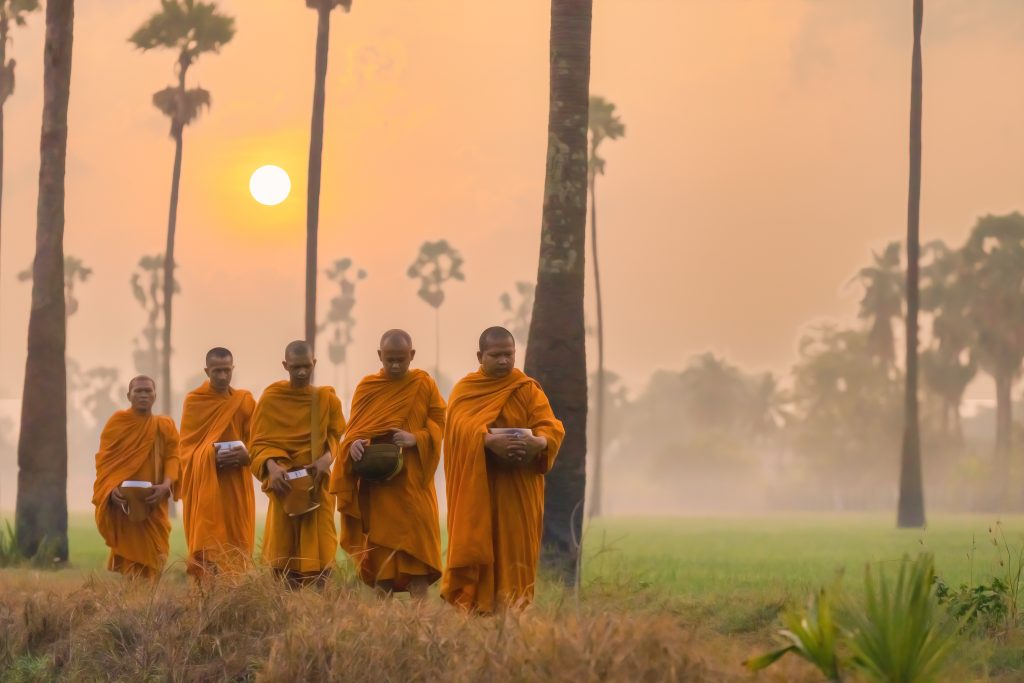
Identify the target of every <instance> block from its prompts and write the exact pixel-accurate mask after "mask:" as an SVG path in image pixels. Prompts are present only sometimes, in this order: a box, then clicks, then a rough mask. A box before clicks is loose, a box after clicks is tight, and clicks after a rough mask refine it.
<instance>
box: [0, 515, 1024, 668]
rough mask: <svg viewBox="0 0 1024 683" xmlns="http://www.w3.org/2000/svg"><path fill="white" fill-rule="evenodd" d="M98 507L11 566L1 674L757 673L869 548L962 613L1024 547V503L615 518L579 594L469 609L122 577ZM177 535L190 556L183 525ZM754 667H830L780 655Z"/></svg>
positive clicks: (968, 636)
mask: <svg viewBox="0 0 1024 683" xmlns="http://www.w3.org/2000/svg"><path fill="white" fill-rule="evenodd" d="M89 521H90V520H89V519H88V518H75V519H73V524H72V526H73V529H72V533H71V539H72V544H71V549H72V552H71V557H72V565H73V566H72V568H71V569H70V570H65V571H61V572H57V573H54V572H41V571H34V570H30V569H8V570H2V571H0V672H3V673H2V674H0V679H3V680H11V681H26V680H52V679H54V678H62V679H65V680H97V679H106V678H112V679H122V680H225V679H228V680H232V679H233V680H249V679H259V680H298V679H311V680H315V679H319V678H324V677H327V676H329V675H333V676H335V677H337V676H338V675H339V672H343V673H344V675H345V676H346V677H349V676H351V677H352V678H353V679H355V678H356V677H358V676H363V677H365V678H366V679H367V680H403V681H404V680H408V681H432V680H439V679H442V678H444V679H448V680H517V681H523V680H554V681H562V680H564V681H570V680H571V681H591V680H593V681H596V680H643V681H679V680H693V681H733V680H735V681H746V680H751V677H752V674H750V673H748V672H747V671H745V670H744V669H743V667H742V665H741V663H742V662H743V661H744V660H746V659H748V658H750V657H752V656H755V655H758V654H761V653H764V652H768V651H770V650H772V649H775V648H776V647H778V646H779V645H780V644H782V643H781V641H780V640H779V639H778V638H777V636H776V631H777V630H778V629H779V628H780V627H781V619H782V617H783V615H785V614H786V612H787V611H789V610H791V609H799V608H800V607H801V606H803V605H804V604H806V602H807V598H808V596H809V595H811V594H814V593H816V592H817V591H818V589H820V588H821V587H828V588H829V590H830V591H832V590H834V591H836V594H837V595H840V596H842V597H843V598H844V599H852V600H860V599H862V596H863V575H864V568H865V566H866V565H867V566H870V567H871V569H872V571H873V572H879V571H887V572H890V573H891V574H892V575H893V576H894V575H895V571H896V569H897V566H898V563H899V559H900V558H901V557H902V556H903V555H904V554H910V555H916V554H917V553H918V552H919V551H922V550H924V551H927V552H929V553H931V554H932V555H933V556H934V558H935V568H936V571H937V573H938V575H939V576H940V577H941V578H942V580H943V583H944V584H945V585H946V586H947V587H952V588H948V592H947V596H948V595H950V594H955V595H954V597H953V598H949V597H947V602H946V603H944V604H943V605H942V606H941V607H940V608H938V612H940V613H942V614H947V613H949V614H950V615H952V614H953V612H952V611H951V610H950V607H951V606H952V607H954V608H955V609H957V610H959V616H960V617H961V618H962V617H963V616H964V614H965V613H966V612H972V613H973V612H976V611H977V609H978V605H977V604H974V605H973V606H971V604H970V599H971V598H970V596H969V595H968V594H960V593H958V589H957V587H958V586H960V585H961V584H965V585H969V586H978V585H983V584H984V585H986V586H989V587H990V586H991V585H992V579H993V578H1001V580H1002V579H1005V578H1006V575H1007V572H1008V570H1009V569H1011V567H1010V566H1009V565H1010V564H1012V562H1009V561H1008V560H1007V558H1006V557H1004V556H1002V562H1003V565H1002V566H1000V558H1001V555H1000V553H1001V552H1003V549H1004V548H1005V547H1007V546H1013V545H1014V544H1016V546H1017V547H1024V518H1021V517H1015V518H1009V519H1004V520H1003V521H1002V523H1001V524H1000V525H999V526H996V524H995V520H990V519H987V518H985V517H981V516H978V517H968V516H957V517H945V518H942V517H940V518H936V519H933V520H932V524H931V527H930V528H929V529H928V530H927V531H923V532H921V531H917V532H906V531H904V532H900V531H896V530H894V529H893V528H892V527H893V526H894V524H893V520H892V519H891V518H890V516H861V515H858V516H826V517H819V516H807V515H799V516H795V515H794V516H771V517H767V518H761V519H750V518H725V517H715V518H682V519H636V520H609V521H606V522H602V523H600V524H595V525H593V526H591V527H590V529H588V531H587V533H586V536H585V545H586V549H587V553H586V554H587V561H586V564H585V570H584V581H583V585H582V587H581V589H580V590H579V591H578V592H569V593H565V592H563V591H562V590H560V589H559V588H556V587H555V586H553V585H552V584H548V583H545V584H544V585H543V586H541V589H540V591H539V595H538V604H537V605H536V607H535V608H533V609H531V610H529V611H528V612H526V613H525V614H523V615H518V616H514V615H506V616H504V617H495V618H489V619H467V618H464V617H463V616H461V615H459V614H456V613H454V612H453V611H452V610H450V609H448V608H447V607H446V606H445V605H443V604H441V603H440V601H439V600H437V599H436V598H434V599H430V600H428V601H427V602H426V603H425V604H423V605H415V604H412V603H410V602H408V601H407V600H404V599H398V600H395V601H392V602H391V603H388V604H384V605H381V604H378V603H377V601H376V600H375V599H374V598H373V597H372V596H370V595H369V594H368V591H366V590H365V589H363V588H362V587H361V586H360V585H358V584H357V583H356V582H355V581H354V580H353V578H352V576H351V574H350V573H349V572H348V571H347V570H346V568H345V566H344V565H342V569H341V571H339V574H338V576H337V577H336V580H335V581H334V582H333V583H332V585H331V586H329V587H328V589H327V590H326V592H325V595H324V596H320V595H317V594H315V593H312V592H300V593H288V592H287V591H284V590H283V589H281V587H280V586H278V585H276V584H275V583H274V582H272V581H270V580H269V579H268V578H267V577H266V576H265V575H264V574H262V573H254V574H252V575H250V576H246V577H241V578H239V579H238V580H237V581H234V582H230V583H225V584H223V585H221V586H219V587H218V588H216V589H215V590H213V591H209V592H207V593H199V592H197V591H195V590H193V589H191V588H190V586H189V584H188V582H187V580H186V579H185V577H184V574H183V571H182V567H181V563H180V561H179V562H177V563H172V565H171V566H170V567H169V569H168V572H167V574H166V575H165V577H164V579H163V580H162V581H161V582H160V584H159V585H158V586H157V587H156V589H155V590H154V589H152V588H151V587H150V586H148V585H140V586H134V587H131V588H129V589H127V590H125V588H124V583H123V582H121V581H120V580H119V579H118V578H117V577H113V576H109V575H107V574H106V573H105V572H102V571H97V569H101V568H102V562H103V559H104V556H105V553H104V549H103V546H102V542H101V541H99V539H98V537H97V536H96V534H95V531H94V530H93V529H92V528H91V526H90V525H89ZM990 526H991V527H992V529H993V531H994V532H995V533H997V534H998V533H1000V530H1002V531H1001V533H1002V536H1003V538H1004V539H1005V543H1004V545H1003V546H996V545H993V544H992V543H991V538H992V536H990V534H989V528H990ZM172 541H173V543H172V552H175V553H180V552H181V550H182V546H183V544H182V539H181V537H180V531H179V530H178V529H177V528H176V529H175V535H174V537H173V539H172ZM840 575H842V576H841V578H837V577H839V576H840ZM982 607H983V608H986V609H987V607H986V606H985V605H984V604H983V605H982ZM1019 607H1020V606H1019V604H1018V605H1017V606H1016V607H1014V609H1017V610H1019ZM1022 630H1024V624H1017V625H1011V624H1008V623H1006V622H1005V621H1003V620H1001V619H999V618H997V619H995V620H985V619H977V618H974V619H972V620H971V623H970V624H967V623H966V622H965V628H964V629H963V633H962V635H961V636H960V638H959V639H958V642H957V644H956V649H955V652H954V654H953V656H952V657H950V659H949V660H948V661H947V664H946V665H945V671H944V674H943V678H942V679H941V680H950V681H969V680H992V681H1006V682H1009V681H1018V680H1021V679H1022V677H1024V638H1022V637H1021V631H1022ZM757 680H759V681H820V680H823V679H822V675H821V674H820V673H819V672H818V671H817V670H816V669H815V668H814V667H812V666H811V665H809V664H807V663H805V662H803V661H801V660H799V659H796V658H792V659H790V658H784V659H783V660H781V661H779V662H777V663H776V664H774V665H772V666H771V667H769V668H768V669H767V670H765V671H763V672H761V673H760V674H758V677H757Z"/></svg>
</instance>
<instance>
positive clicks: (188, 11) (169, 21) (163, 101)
mask: <svg viewBox="0 0 1024 683" xmlns="http://www.w3.org/2000/svg"><path fill="white" fill-rule="evenodd" d="M234 35H235V20H234V19H233V18H231V17H229V16H226V15H224V14H221V13H219V12H218V11H217V6H216V4H214V3H212V2H202V0H160V11H159V12H157V13H156V14H154V15H153V16H151V17H150V18H149V19H148V20H146V23H144V24H143V25H142V26H141V27H139V29H138V30H137V31H135V33H133V34H132V36H131V38H129V41H130V42H131V43H132V44H134V45H135V47H137V48H139V49H140V50H143V51H146V50H152V49H154V48H167V49H170V50H176V51H177V53H178V59H177V61H176V62H175V65H176V68H177V71H178V73H177V75H178V83H177V84H176V85H172V86H168V87H166V88H164V89H163V90H161V91H159V92H157V93H155V94H154V95H153V104H154V105H155V106H156V108H157V109H159V110H160V111H161V112H163V114H164V116H166V117H167V118H169V119H170V120H171V139H173V140H174V168H173V171H172V173H171V201H170V208H169V210H168V214H167V246H166V249H165V251H164V296H163V309H164V324H163V335H164V340H163V357H162V358H161V360H162V363H161V368H160V369H161V373H160V377H161V381H160V396H161V404H162V406H163V411H164V412H165V413H167V414H168V415H170V414H171V413H172V411H173V406H172V403H171V353H172V350H173V348H172V346H171V329H172V327H171V317H172V316H171V309H172V304H173V302H174V292H175V291H176V288H175V284H174V266H175V261H174V238H175V233H176V231H177V225H178V190H179V187H180V185H181V155H182V146H183V144H182V143H183V139H184V132H185V126H187V125H189V124H190V123H192V122H193V121H195V120H196V118H197V117H198V116H199V113H200V112H201V111H202V110H203V108H204V107H207V108H208V107H209V106H210V92H209V91H208V90H204V89H203V88H186V87H185V76H186V74H187V73H188V70H189V68H190V67H191V66H192V65H193V64H195V63H196V61H197V60H198V59H199V57H200V56H202V55H203V54H204V53H207V52H213V53H217V52H219V51H220V49H221V47H223V46H224V45H225V44H226V43H227V42H229V41H230V40H231V38H232V37H233V36H234Z"/></svg>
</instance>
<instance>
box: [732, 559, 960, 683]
mask: <svg viewBox="0 0 1024 683" xmlns="http://www.w3.org/2000/svg"><path fill="white" fill-rule="evenodd" d="M934 584H935V571H934V562H933V560H932V557H931V555H928V554H924V553H922V554H921V555H919V556H918V557H917V559H916V560H914V561H911V560H910V558H909V557H906V556H904V558H903V561H902V562H901V563H900V568H899V573H898V575H897V578H896V582H895V584H891V583H890V582H889V579H888V578H887V576H886V575H885V573H884V572H883V571H882V570H881V569H879V570H878V575H877V578H876V577H875V573H874V572H873V571H872V569H871V567H870V566H868V567H867V569H866V570H865V574H864V589H865V600H864V604H863V606H861V605H854V604H848V605H847V607H846V608H845V609H844V610H843V611H842V612H841V613H840V612H839V611H838V610H834V608H833V600H834V598H833V597H832V595H831V594H830V592H829V591H828V590H825V589H822V590H821V591H820V592H819V593H818V594H817V595H816V596H814V597H812V598H811V600H810V602H809V604H808V606H807V609H806V610H804V611H800V612H788V613H786V615H785V616H784V617H783V625H784V626H785V628H784V629H783V630H781V631H779V635H780V636H782V637H783V639H785V640H786V641H787V642H788V644H787V645H786V646H785V647H783V648H780V649H778V650H775V651H773V652H769V653H767V654H765V655H762V656H760V657H755V658H752V659H749V660H747V661H746V662H744V665H745V666H746V667H747V668H748V669H750V670H752V671H759V670H761V669H764V668H766V667H768V666H770V665H771V664H773V663H774V662H776V661H778V660H779V659H780V658H782V657H783V656H784V655H786V654H787V653H790V652H793V653H795V654H797V655H799V656H800V657H802V658H803V659H806V660H807V661H808V662H810V663H812V664H813V665H814V666H815V667H817V668H818V669H819V670H820V671H821V672H822V674H824V675H825V677H826V678H827V679H828V680H830V681H839V680H842V677H843V675H844V670H846V669H854V670H857V671H859V672H860V673H861V674H862V675H863V676H864V677H865V678H866V679H867V680H871V681H879V682H883V681H884V682H885V683H928V682H929V681H934V680H937V679H938V676H939V672H940V670H941V667H942V665H943V663H944V662H945V661H946V658H947V657H948V655H949V653H950V651H951V650H952V648H953V646H954V645H955V644H956V639H955V632H954V631H952V630H951V629H949V628H948V627H947V625H946V623H945V622H944V620H943V619H942V615H940V614H937V610H936V607H937V605H938V601H937V600H936V598H935V596H934V595H933V585H934ZM843 647H846V648H848V649H849V650H850V656H849V657H843V656H842V655H843V652H842V648H843Z"/></svg>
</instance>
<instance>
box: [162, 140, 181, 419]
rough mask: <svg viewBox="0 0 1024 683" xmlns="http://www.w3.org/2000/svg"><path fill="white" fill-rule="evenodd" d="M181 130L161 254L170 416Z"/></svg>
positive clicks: (166, 399)
mask: <svg viewBox="0 0 1024 683" xmlns="http://www.w3.org/2000/svg"><path fill="white" fill-rule="evenodd" d="M183 138H184V131H182V130H178V131H177V134H176V135H175V136H174V170H173V172H172V173H171V203H170V208H169V210H168V214H167V245H166V248H165V251H164V302H163V303H164V329H163V353H162V354H161V358H160V403H161V404H162V406H163V412H164V414H166V415H173V413H174V409H173V406H172V405H171V400H172V399H171V397H172V395H173V393H172V391H171V353H172V352H173V349H172V348H171V317H172V303H173V301H174V238H175V235H176V234H177V228H178V190H179V187H180V186H181V154H182V146H183Z"/></svg>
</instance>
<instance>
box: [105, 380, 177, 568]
mask: <svg viewBox="0 0 1024 683" xmlns="http://www.w3.org/2000/svg"><path fill="white" fill-rule="evenodd" d="M155 399H156V382H154V381H153V380H152V379H150V378H149V377H146V376H142V375H140V376H139V377H135V378H134V379H132V380H131V381H130V382H129V383H128V402H129V403H130V404H131V408H129V409H128V410H119V411H117V412H116V413H114V414H113V415H112V416H111V417H110V419H109V420H107V424H106V426H104V427H103V433H102V434H101V435H100V450H99V452H98V453H97V454H96V484H95V485H94V486H93V496H92V504H93V505H95V506H96V528H97V529H99V532H100V535H101V536H103V540H104V541H106V543H107V547H108V548H110V557H109V558H108V559H107V569H109V570H110V571H113V572H120V573H121V574H123V575H125V576H127V577H129V578H132V579H140V578H142V579H156V578H157V577H158V576H159V575H160V572H161V571H162V570H163V568H164V564H165V563H166V562H167V554H168V551H169V550H170V535H171V523H170V520H168V518H167V499H168V498H169V497H170V496H171V495H172V487H173V486H174V483H175V482H176V481H177V479H178V465H179V462H178V430H177V429H175V427H174V420H172V419H171V418H169V417H167V416H165V415H154V414H153V403H154V401H155ZM125 481H133V482H149V483H150V484H152V485H151V487H150V488H148V489H146V491H147V492H146V493H145V494H144V496H145V504H146V506H147V508H148V510H149V514H148V516H147V517H146V519H145V520H143V521H138V522H133V521H131V520H130V519H129V518H128V510H129V505H135V504H137V503H130V502H129V501H128V499H127V498H126V497H125V495H124V494H123V493H122V490H121V489H120V488H119V487H120V486H121V484H122V483H123V482H125Z"/></svg>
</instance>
